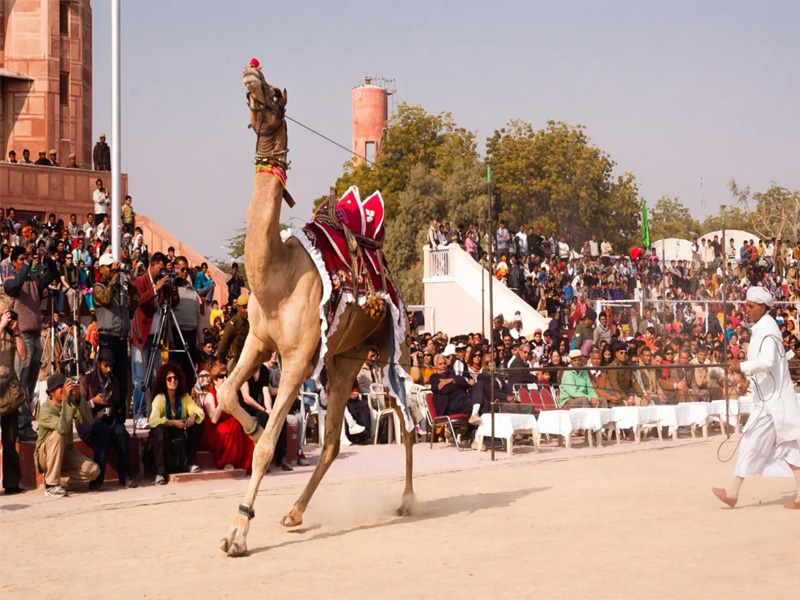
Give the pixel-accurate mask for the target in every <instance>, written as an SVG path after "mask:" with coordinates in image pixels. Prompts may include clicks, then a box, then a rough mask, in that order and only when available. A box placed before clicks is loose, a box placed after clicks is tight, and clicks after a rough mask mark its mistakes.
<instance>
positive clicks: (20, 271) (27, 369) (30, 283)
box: [3, 246, 58, 440]
mask: <svg viewBox="0 0 800 600" xmlns="http://www.w3.org/2000/svg"><path fill="white" fill-rule="evenodd" d="M11 264H12V265H13V267H14V270H15V271H16V276H15V277H14V278H9V279H6V280H5V281H4V282H3V288H4V290H5V293H6V294H7V295H8V296H10V297H11V298H12V300H11V310H12V311H14V312H16V313H17V314H18V315H19V330H20V335H21V336H22V339H23V340H24V342H25V348H26V349H27V353H26V354H27V356H26V358H25V360H22V359H20V360H19V363H18V365H17V375H18V376H19V382H20V385H22V389H23V390H25V393H26V394H27V396H28V402H30V401H31V399H32V398H33V390H34V388H35V387H36V379H37V375H38V373H39V367H40V364H41V360H42V345H41V338H40V332H41V331H42V311H41V302H42V297H43V295H44V293H45V290H46V289H47V286H48V285H50V282H51V281H52V280H53V278H55V277H57V271H58V268H57V267H56V264H55V263H54V262H53V260H52V259H50V258H47V259H46V266H47V268H46V269H45V270H44V271H43V272H42V273H40V274H39V275H32V274H31V269H32V268H33V260H32V259H31V257H30V256H29V255H28V254H27V253H26V250H25V248H22V247H20V246H16V247H15V248H14V249H13V250H12V251H11ZM32 422H33V414H32V413H31V407H30V406H29V405H28V403H25V404H23V406H22V415H21V417H20V439H22V440H28V439H32V438H33V437H34V435H35V434H34V433H33V427H32V426H31V423H32Z"/></svg>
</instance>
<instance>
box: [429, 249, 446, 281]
mask: <svg viewBox="0 0 800 600" xmlns="http://www.w3.org/2000/svg"><path fill="white" fill-rule="evenodd" d="M430 268H431V272H430V276H431V277H447V276H448V275H450V250H448V249H447V248H444V249H442V250H431V251H430Z"/></svg>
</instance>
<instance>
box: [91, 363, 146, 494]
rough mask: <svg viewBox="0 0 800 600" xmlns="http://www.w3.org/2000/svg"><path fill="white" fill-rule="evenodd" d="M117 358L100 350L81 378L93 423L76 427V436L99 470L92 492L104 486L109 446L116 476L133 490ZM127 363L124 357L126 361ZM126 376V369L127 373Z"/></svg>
mask: <svg viewBox="0 0 800 600" xmlns="http://www.w3.org/2000/svg"><path fill="white" fill-rule="evenodd" d="M115 360H116V357H115V356H114V353H113V352H112V351H111V350H110V349H109V348H102V349H101V350H100V352H99V353H98V356H97V363H96V364H95V367H94V369H92V370H91V371H89V372H88V373H86V374H85V375H83V376H82V377H81V382H80V390H81V396H83V397H84V398H88V399H89V400H90V406H91V408H92V415H93V416H94V421H92V422H91V423H82V424H79V425H78V427H77V429H78V435H79V436H80V438H81V439H82V440H83V441H84V442H86V443H87V444H88V445H89V446H90V447H91V448H92V450H94V461H95V462H96V463H97V466H98V467H99V469H100V474H99V475H98V477H97V479H95V480H94V481H93V482H92V483H90V484H89V487H93V488H95V489H98V488H100V487H101V486H102V485H103V481H104V480H105V476H106V460H107V458H108V449H109V446H111V444H113V445H114V449H115V450H116V453H117V473H118V474H119V484H120V485H121V486H122V487H127V488H130V487H136V484H135V483H134V482H133V480H132V479H131V476H130V463H129V461H128V431H127V430H126V429H125V396H123V395H122V390H121V387H120V383H121V382H120V381H119V380H118V379H117V378H116V377H115V376H114V362H115ZM125 360H126V361H127V357H126V359H125ZM126 373H127V370H126Z"/></svg>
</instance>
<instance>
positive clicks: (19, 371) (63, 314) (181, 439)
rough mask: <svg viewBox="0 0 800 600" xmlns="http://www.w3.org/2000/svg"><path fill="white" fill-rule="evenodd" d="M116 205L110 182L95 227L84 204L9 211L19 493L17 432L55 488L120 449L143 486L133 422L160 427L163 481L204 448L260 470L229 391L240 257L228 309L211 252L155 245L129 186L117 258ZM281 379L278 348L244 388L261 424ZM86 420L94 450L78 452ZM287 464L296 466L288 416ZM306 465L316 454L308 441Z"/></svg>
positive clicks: (282, 462) (5, 407)
mask: <svg viewBox="0 0 800 600" xmlns="http://www.w3.org/2000/svg"><path fill="white" fill-rule="evenodd" d="M107 211H108V202H107V194H106V192H105V190H104V189H103V188H102V182H101V181H100V180H98V185H97V190H96V191H95V210H94V212H91V213H88V214H87V215H86V216H85V222H84V223H82V224H81V223H80V222H79V221H78V216H77V215H75V214H72V215H70V217H69V220H68V222H66V223H65V222H64V221H63V220H61V219H57V218H56V215H55V214H50V215H48V217H47V219H46V221H44V222H42V220H41V219H39V218H38V216H34V217H33V218H31V219H29V220H28V221H27V222H20V220H19V219H18V218H17V213H16V210H15V209H14V208H13V207H9V208H0V237H1V238H2V240H1V241H2V250H1V256H0V318H1V319H2V320H0V413H2V443H3V448H4V452H3V473H4V476H3V485H4V488H5V490H6V492H7V493H15V492H18V491H21V489H20V487H19V483H20V476H21V472H20V463H19V458H18V456H17V455H16V452H14V451H13V450H14V446H15V443H16V442H17V440H22V441H25V440H30V441H34V440H35V441H36V448H35V451H34V457H35V459H36V468H37V469H39V471H40V472H42V473H43V474H44V478H45V491H46V493H47V494H48V495H50V496H56V497H60V496H64V495H66V491H65V489H64V487H62V483H63V482H64V480H72V482H80V481H82V482H87V481H88V482H90V484H89V485H90V489H99V488H101V487H103V485H104V475H105V467H106V462H107V460H108V452H109V449H110V448H114V451H115V452H114V453H115V454H116V457H117V464H116V469H117V472H118V474H119V484H120V485H121V486H125V487H130V486H132V485H135V483H134V482H133V479H132V478H131V475H130V472H129V469H127V464H128V462H127V461H128V456H127V451H128V438H129V431H128V430H129V429H130V426H131V425H132V426H134V429H149V430H150V431H149V435H148V443H147V446H146V448H145V453H144V459H145V464H147V465H149V466H151V467H152V468H153V469H154V470H155V473H156V483H158V484H161V483H165V482H166V478H167V475H168V474H169V473H171V472H176V471H189V472H195V471H197V470H198V466H197V464H196V456H197V452H198V450H199V449H206V450H209V451H211V453H212V455H213V456H214V459H215V461H216V462H217V465H218V467H219V468H242V469H246V470H249V469H250V467H251V461H252V452H253V442H252V441H251V440H250V439H249V437H247V436H246V435H245V434H244V432H243V430H242V427H241V425H240V424H239V423H238V421H236V420H235V419H231V418H230V417H229V416H228V415H226V414H224V413H223V412H222V411H221V409H220V408H219V405H218V403H217V402H216V389H217V387H218V386H219V385H220V384H221V382H223V381H224V380H225V378H226V376H227V373H228V370H229V368H232V367H233V365H234V364H235V361H236V360H237V359H238V355H239V353H240V352H241V348H242V346H243V344H244V339H245V338H246V336H247V332H248V329H249V324H248V320H247V305H248V300H249V296H248V293H247V290H246V288H245V285H244V281H243V279H242V277H241V276H240V275H239V273H238V266H237V265H236V264H233V265H232V269H231V271H232V272H231V275H230V276H229V278H228V281H227V288H228V294H229V302H228V303H226V304H224V305H222V306H221V305H220V303H219V302H218V301H217V300H215V299H214V294H215V291H216V287H215V284H214V281H213V279H212V278H211V275H210V273H209V267H208V264H207V263H205V262H202V263H201V264H199V265H190V264H189V260H188V259H187V258H186V257H185V256H180V255H176V253H175V249H174V248H172V247H170V248H168V249H167V253H166V254H164V253H162V252H151V251H150V249H149V248H148V247H147V245H146V244H145V242H144V235H143V231H142V229H141V228H140V227H138V226H136V223H135V213H134V211H133V208H132V201H131V197H130V196H128V197H127V198H126V201H125V205H124V206H123V210H122V219H121V222H120V223H119V224H118V226H119V227H120V229H121V232H122V236H121V237H122V244H121V252H120V259H119V260H118V261H117V260H115V259H114V258H113V256H112V254H111V247H110V239H109V238H110V231H111V230H110V227H111V225H110V223H109V215H108V213H107ZM162 363H163V364H162ZM279 381H280V365H279V363H278V361H277V359H275V358H273V359H272V360H270V361H268V362H267V363H265V365H264V368H263V369H262V370H261V371H260V372H259V373H257V374H256V375H255V376H254V377H253V378H251V380H250V381H248V382H247V383H246V384H245V386H243V387H242V391H241V393H240V398H241V402H242V405H243V406H244V407H245V409H246V410H248V412H250V413H251V414H252V415H253V416H254V417H256V418H257V419H258V420H259V423H260V424H261V425H262V426H264V425H265V424H266V422H267V420H268V419H269V414H270V413H271V408H272V398H273V397H274V394H275V393H276V391H277V387H278V384H279ZM294 412H295V413H296V412H298V411H297V410H295V411H294ZM126 422H127V427H126ZM295 422H296V418H295ZM73 425H74V427H75V429H76V430H77V432H78V435H79V437H80V438H81V440H82V441H84V442H85V443H86V444H88V445H89V446H90V447H91V448H92V450H93V452H94V458H93V460H92V459H88V458H86V457H85V456H83V455H82V454H80V453H79V452H77V451H75V450H74V449H73V439H72V432H73ZM356 429H357V428H356ZM275 464H276V466H279V467H280V468H283V469H285V470H291V469H292V467H291V465H289V463H288V461H287V460H286V428H285V426H284V428H283V431H282V433H281V439H280V441H279V447H278V450H277V452H276V459H275ZM297 464H299V465H303V466H305V465H307V464H308V461H307V460H306V458H305V456H304V455H303V453H302V449H299V455H298V458H297Z"/></svg>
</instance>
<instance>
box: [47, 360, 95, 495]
mask: <svg viewBox="0 0 800 600" xmlns="http://www.w3.org/2000/svg"><path fill="white" fill-rule="evenodd" d="M47 395H48V396H49V397H48V399H47V401H46V402H45V403H44V404H42V407H41V409H40V410H39V418H38V419H37V420H38V423H39V435H38V437H37V439H36V447H35V448H34V451H33V460H34V462H35V463H36V468H37V470H38V471H39V472H40V473H43V474H44V484H45V490H44V493H45V495H47V496H54V497H56V498H63V497H64V496H66V495H67V492H66V490H64V488H62V487H61V478H62V477H66V478H68V479H70V480H73V479H74V480H76V481H84V482H92V481H94V480H95V479H97V477H98V476H99V475H100V467H98V466H97V463H95V462H94V461H92V460H90V459H88V458H86V457H85V456H84V455H83V454H81V453H79V452H76V451H75V450H74V449H73V448H72V428H73V422H75V421H77V422H78V423H80V424H84V425H86V424H90V423H92V421H93V417H92V411H91V409H90V408H89V404H88V403H87V402H86V399H85V398H83V397H81V394H80V390H79V389H78V384H76V383H75V382H74V381H72V380H71V379H67V378H66V377H65V376H64V375H62V374H61V373H55V374H53V375H51V376H50V377H49V379H48V380H47Z"/></svg>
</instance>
